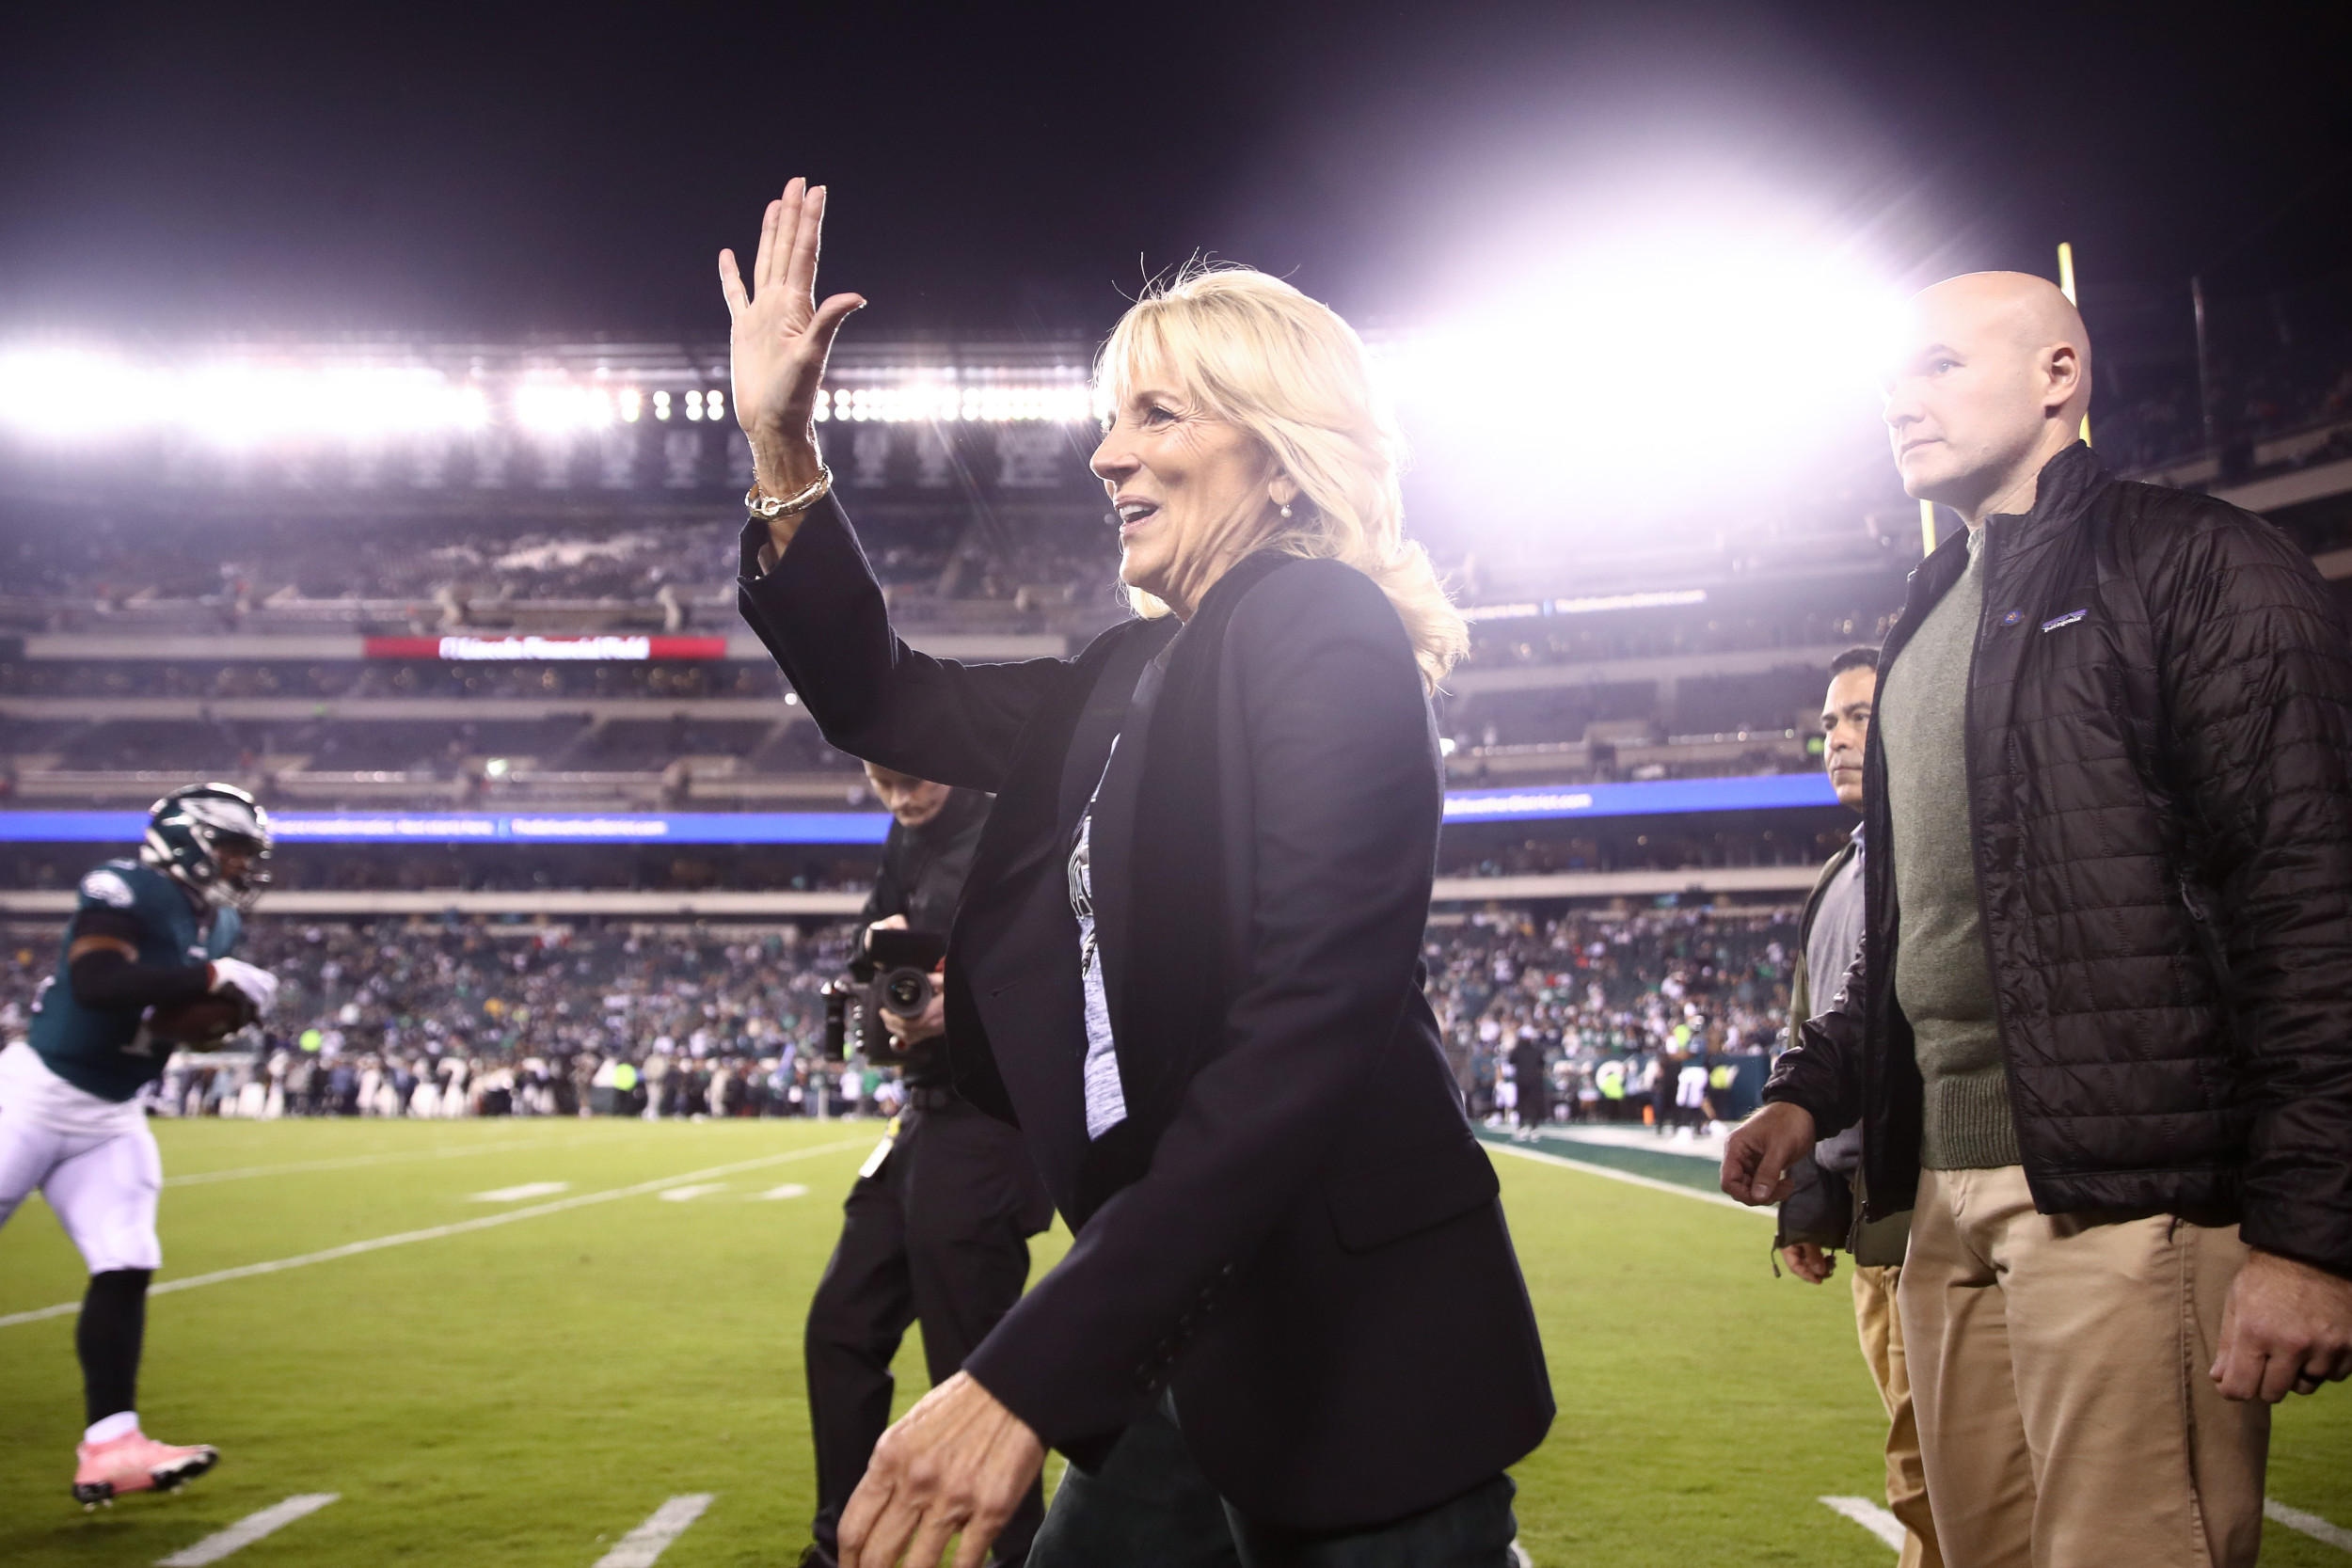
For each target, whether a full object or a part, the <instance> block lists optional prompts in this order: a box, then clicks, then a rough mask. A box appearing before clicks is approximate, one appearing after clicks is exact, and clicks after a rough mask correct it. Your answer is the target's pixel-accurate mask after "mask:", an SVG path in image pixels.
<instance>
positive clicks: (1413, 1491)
mask: <svg viewBox="0 0 2352 1568" xmlns="http://www.w3.org/2000/svg"><path fill="white" fill-rule="evenodd" d="M767 545H768V538H767V530H766V525H765V524H763V523H760V522H758V521H757V520H754V521H753V522H752V523H750V524H749V525H748V526H747V527H746V528H745V529H744V531H743V539H742V562H741V575H740V578H739V603H740V605H741V608H742V611H743V616H744V618H745V620H746V621H748V622H749V623H750V624H751V626H752V627H753V629H754V630H755V631H756V632H757V633H758V634H759V636H760V639H761V641H764V642H766V643H767V645H768V647H769V649H770V651H771V652H772V653H773V654H774V655H775V657H776V662H777V663H778V664H779V665H780V666H781V667H782V668H783V670H784V673H785V674H786V676H787V678H788V679H789V680H790V681H791V683H792V685H793V687H794V689H796V690H798V691H799V693H800V695H801V698H802V700H803V702H804V703H805V704H807V705H808V709H809V712H810V714H811V715H812V716H813V717H814V718H815V719H816V721H817V722H818V727H819V728H821V729H822V730H823V731H824V734H825V737H826V738H827V739H828V740H830V741H831V742H833V744H834V745H835V746H837V747H839V748H840V749H841V750H843V751H845V752H850V754H851V755H853V756H858V757H864V758H867V759H869V760H871V761H874V762H877V763H880V764H882V765H884V766H886V767H889V768H897V769H898V770H900V771H902V772H906V773H911V774H914V775H915V776H916V777H919V778H926V779H933V780H937V781H939V782H941V783H945V784H959V785H963V786H966V787H969V788H974V789H985V790H991V791H993V792H995V794H996V797H997V801H996V806H995V809H994V811H993V814H992V815H991V816H990V819H989V824H988V827H987V830H986V832H984V834H983V835H982V838H981V842H980V847H979V850H978V852H977V856H976V858H975V861H974V863H973V868H972V875H971V878H970V879H969V880H968V881H967V882H966V884H965V888H964V895H963V901H962V904H961V908H960V909H959V911H958V912H957V916H956V923H955V927H954V929H953V931H952V933H951V936H950V942H949V947H948V958H947V972H948V983H947V990H948V1029H949V1041H948V1050H949V1056H950V1059H951V1061H952V1062H953V1063H954V1067H955V1072H956V1079H957V1084H958V1086H959V1087H960V1088H961V1089H962V1090H963V1092H964V1093H965V1094H966V1095H967V1096H968V1097H969V1098H970V1099H972V1100H973V1101H975V1102H976V1103H977V1104H979V1105H980V1106H982V1107H983V1108H984V1109H986V1110H989V1111H991V1112H993V1114H995V1115H997V1116H1000V1117H1005V1118H1007V1119H1008V1120H1011V1121H1015V1122H1017V1123H1018V1124H1019V1126H1020V1127H1021V1129H1022V1131H1023V1132H1024V1133H1025V1138H1026V1141H1027V1143H1028V1146H1029V1149H1030V1151H1031V1153H1032V1154H1033V1155H1034V1157H1035V1158H1036V1160H1037V1163H1038V1167H1039V1169H1040V1171H1041V1173H1042V1174H1043V1176H1044V1178H1045V1180H1046V1184H1047V1186H1048V1187H1049V1188H1050V1189H1051V1190H1052V1192H1053V1195H1054V1199H1055V1202H1056V1204H1057V1206H1058V1207H1059V1208H1060V1210H1061V1211H1062V1212H1063V1214H1064V1215H1065V1216H1066V1217H1067V1218H1068V1219H1069V1221H1070V1224H1071V1227H1072V1228H1073V1230H1074V1231H1075V1233H1076V1240H1075V1243H1074V1244H1073V1246H1072V1248H1071V1250H1070V1254H1069V1256H1068V1257H1067V1258H1066V1259H1063V1261H1062V1262H1061V1263H1060V1264H1059V1265H1058V1266H1057V1267H1056V1268H1055V1269H1054V1270H1053V1271H1052V1272H1051V1273H1050V1274H1048V1275H1046V1276H1045V1277H1044V1278H1043V1279H1042V1280H1041V1281H1039V1283H1038V1285H1037V1286H1036V1288H1035V1289H1034V1290H1032V1291H1030V1292H1029V1293H1028V1295H1027V1296H1026V1297H1025V1299H1024V1300H1023V1301H1022V1303H1021V1304H1020V1305H1019V1306H1018V1307H1015V1308H1014V1309H1013V1310H1012V1312H1011V1313H1010V1314H1009V1315H1008V1316H1007V1317H1006V1318H1005V1320H1004V1321H1003V1322H1002V1323H999V1324H997V1326H996V1328H995V1329H994V1331H993V1332H992V1333H991V1334H990V1335H989V1336H988V1338H986V1339H985V1340H984V1341H983V1342H982V1343H981V1345H980V1346H979V1348H978V1349H977V1350H976V1351H975V1352H974V1353H973V1354H972V1355H971V1357H970V1359H969V1360H968V1361H967V1362H966V1363H965V1368H966V1370H968V1371H970V1372H971V1373H972V1375H973V1376H974V1377H975V1378H976V1379H977V1380H978V1381H979V1383H980V1384H981V1385H982V1386H985V1387H986V1388H988V1389H989V1391H990V1392H991V1393H993V1394H994V1395H995V1396H996V1397H997V1398H998V1399H1000V1400H1002V1401H1003V1402H1005V1403H1006V1404H1007V1405H1008V1406H1009V1407H1010V1408H1011V1410H1012V1411H1013V1412H1014V1413H1015V1414H1016V1415H1018V1416H1019V1417H1021V1418H1022V1419H1023V1420H1025V1421H1026V1422H1028V1423H1029V1425H1030V1426H1031V1427H1033V1428H1034V1429H1035V1430H1036V1431H1037V1432H1038V1433H1039V1434H1040V1435H1041V1437H1043V1438H1044V1439H1045V1440H1046V1441H1047V1442H1048V1443H1051V1444H1053V1445H1054V1446H1056V1447H1057V1448H1060V1449H1063V1450H1064V1451H1065V1452H1068V1453H1070V1454H1071V1456H1072V1457H1073V1459H1074V1460H1076V1461H1078V1462H1079V1463H1081V1464H1088V1463H1091V1462H1092V1461H1093V1460H1095V1459H1096V1458H1098V1457H1099V1456H1100V1455H1101V1454H1102V1453H1103V1452H1104V1451H1106V1450H1107V1449H1108V1447H1109V1444H1110V1443H1111V1442H1112V1441H1113V1440H1115V1438H1116V1436H1117V1434H1118V1433H1120V1431H1121V1430H1122V1429H1123V1428H1124V1427H1125V1426H1126V1425H1127V1423H1128V1422H1130V1421H1132V1420H1134V1419H1135V1418H1136V1417H1137V1416H1138V1415H1140V1414H1141V1413H1142V1412H1143V1411H1144V1410H1146V1409H1147V1408H1148V1407H1149V1406H1150V1405H1151V1403H1152V1401H1153V1400H1154V1399H1155V1398H1156V1397H1157V1395H1158V1393H1159V1392H1160V1390H1161V1389H1162V1388H1163V1387H1166V1386H1169V1385H1170V1384H1171V1383H1172V1385H1173V1389H1174V1395H1175V1403H1176V1409H1177V1415H1178V1418H1179V1419H1180V1421H1181V1422H1182V1424H1183V1427H1184V1435H1185V1439H1186V1441H1187V1444H1188V1445H1189V1446H1190V1448H1191V1449H1192V1450H1193V1452H1194V1454H1195V1456H1196V1457H1197V1458H1198V1460H1199V1462H1200V1466H1201V1468H1202V1469H1203V1470H1204V1471H1205V1472H1206V1473H1207V1475H1208V1477H1209V1479H1210V1481H1212V1482H1213V1483H1214V1484H1215V1485H1216V1488H1217V1490H1218V1491H1219V1492H1220V1493H1221V1494H1222V1495H1223V1496H1224V1497H1227V1498H1228V1499H1229V1500H1230V1501H1232V1503H1234V1504H1235V1505H1236V1506H1237V1507H1239V1508H1241V1509H1242V1510H1244V1511H1245V1512H1246V1513H1249V1514H1251V1515H1253V1516H1255V1517H1258V1518H1261V1519H1263V1520H1265V1521H1268V1522H1270V1523H1276V1524H1282V1525H1290V1526H1295V1527H1299V1528H1314V1529H1327V1528H1344V1527H1352V1526H1361V1525H1369V1524H1373V1523H1377V1522H1379V1521H1382V1520H1385V1519H1391V1518H1395V1517H1398V1516H1401V1515H1403V1514H1406V1513H1412V1512H1415V1511H1417V1510H1419V1509H1422V1508H1425V1507H1428V1506H1430V1505H1432V1504H1435V1503H1438V1502H1441V1501H1443V1500H1445V1499H1446V1498H1448V1497H1453V1496H1454V1495H1455V1494H1457V1493H1459V1492H1461V1491H1463V1490H1465V1489H1467V1488H1469V1487H1470V1486H1473V1485H1476V1484H1478V1483H1479V1482H1481V1481H1485V1480H1486V1479H1488V1478H1489V1477H1491V1476H1493V1475H1495V1474H1496V1473H1498V1472H1499V1471H1501V1470H1502V1468H1503V1467H1504V1466H1505V1465H1510V1464H1511V1463H1512V1462H1514V1461H1515V1460H1517V1459H1518V1458H1519V1457H1520V1456H1521V1455H1522V1454H1525V1453H1526V1452H1528V1451H1529V1450H1530V1449H1533V1448H1534V1446H1535V1445H1536V1444H1537V1443H1538V1442H1540V1441H1541V1440H1542V1438H1543V1434H1544V1432H1545V1430H1546V1429H1547V1427H1548V1426H1549V1424H1550V1420H1551V1416H1552V1400H1551V1389H1550V1384H1549V1378H1548V1376H1547V1374H1546V1371H1545V1368H1544V1357H1543V1347H1542V1345H1541V1343H1540V1342H1539V1340H1538V1338H1537V1336H1536V1330H1535V1322H1534V1312H1533V1310H1532V1308H1531V1307H1530V1305H1529V1302H1528V1297H1527V1288H1526V1285H1525V1282H1524V1281H1523V1280H1522V1279H1521V1277H1520V1275H1519V1269H1518V1259H1517V1258H1516V1257H1515V1256H1514V1255H1513V1253H1512V1250H1511V1240H1510V1236H1509V1233H1508V1232H1507V1231H1506V1230H1505V1228H1504V1226H1503V1218H1502V1206H1501V1204H1500V1203H1499V1202H1498V1201H1497V1198H1496V1191H1497V1187H1496V1181H1495V1176H1494V1171H1493V1168H1492V1166H1491V1165H1490V1164H1488V1162H1487V1159H1486V1153H1485V1151H1484V1150H1483V1149H1482V1148H1480V1147H1479V1145H1478V1143H1477V1141H1476V1139H1475V1138H1474V1137H1473V1136H1472V1134H1471V1132H1470V1123H1469V1121H1468V1119H1467V1118H1466V1117H1465V1116H1464V1114H1463V1110H1462V1105H1461V1101H1460V1097H1459V1095H1458V1093H1457V1092H1456V1090H1455V1087H1454V1080H1453V1076H1452V1074H1451V1072H1450V1071H1449V1070H1448V1069H1447V1067H1446V1064H1445V1060H1444V1057H1443V1055H1442V1053H1441V1052H1440V1050H1439V1046H1438V1026H1437V1022H1436V1019H1435V1018H1434V1017H1433V1015H1432V1014H1431V1012H1430V1010H1429V1006H1428V1004H1427V1002H1426V1001H1424V1000H1423V998H1422V967H1421V961H1420V960H1421V943H1422V931H1423V929H1424V927H1425V924H1426V921H1427V918H1428V911H1429V887H1430V879H1431V877H1432V875H1433V873H1434V868H1435V863H1436V853H1437V839H1438V824H1439V820H1440V816H1441V815H1442V809H1443V790H1442V785H1441V773H1440V770H1439V765H1438V748H1437V736H1436V731H1435V726H1434V724H1433V722H1432V720H1431V716H1430V712H1429V705H1428V702H1427V700H1426V698H1425V697H1424V695H1423V690H1422V681H1421V676H1420V673H1419V671H1418V669H1417V668H1416V666H1415V664H1414V660H1413V651H1412V648H1411V645H1410V643H1409V641H1408V640H1407V638H1406V633H1405V628H1404V626H1403V623H1402V622H1401V621H1400V620H1399V619H1398V617H1397V614H1396V611H1395V610H1394V609H1393V608H1392V607H1391V605H1390V603H1389V601H1388V599H1387V597H1386V596H1385V595H1384V594H1382V593H1381V592H1380V590H1379V588H1378V587H1377V585H1375V583H1373V582H1372V580H1371V579H1370V578H1366V577H1364V576H1363V575H1362V574H1361V573H1359V572H1357V571H1355V570H1354V569H1352V568H1350V567H1347V566H1344V565H1342V564H1339V563H1338V562H1327V561H1300V560H1296V559H1294V558H1290V557H1286V556H1280V555H1276V554H1272V553H1262V554H1259V555H1256V556H1252V557H1250V558H1249V559H1248V561H1245V562H1242V563H1241V564H1240V565H1239V566H1236V567H1235V568H1234V569H1233V570H1232V572H1231V573H1229V574H1228V575H1227V576H1226V577H1225V578H1223V579H1221V580H1220V581H1219V582H1218V583H1217V584H1216V587H1215V588H1213V589H1212V590H1211V591H1210V593H1209V594H1208V595H1207V596H1206V598H1205V599H1204V600H1203V602H1202V603H1201V605H1200V610H1199V611H1198V612H1197V613H1196V614H1195V615H1194V616H1193V618H1192V620H1191V622H1190V623H1189V624H1186V625H1184V626H1179V625H1178V623H1176V622H1175V621H1174V620H1172V619H1168V620H1160V621H1141V620H1138V621H1131V622H1128V623H1126V624H1124V625H1122V626H1116V627H1114V628H1112V629H1111V630H1109V631H1107V632H1105V633H1104V634H1103V635H1102V636H1101V637H1099V638H1097V639H1096V640H1095V641H1093V642H1092V643H1091V644H1090V645H1089V647H1088V648H1087V649H1086V651H1085V652H1084V653H1082V654H1081V655H1079V656H1078V657H1075V658H1073V659H1054V658H1046V659H1032V660H1027V661H1024V662H1019V663H1009V664H976V665H966V664H961V663H958V662H956V661H954V660H951V659H940V658H932V657H926V656H924V655H922V654H918V653H916V652H914V650H912V649H910V648H909V647H908V646H907V645H906V644H905V643H904V642H902V641H899V640H898V638H897V637H896V636H895V635H893V633H892V631H891V629H890V621H889V615H888V611H887V610H886V609H885V607H884V604H883V600H882V590H881V588H880V586H879V585H878V584H877V583H876V581H875V579H874V576H873V573H872V572H871V570H870V569H869V568H868V566H867V564H866V558H865V556H864V554H863V553H862V552H861V551H860V549H859V548H858V545H857V540H856V538H855V536H854V535H853V534H852V533H851V532H850V526H849V522H848V520H847V518H846V517H845V516H844V515H842V513H841V510H840V508H839V506H838V505H837V504H836V503H834V502H833V501H831V500H827V501H825V502H822V503H820V504H819V505H818V507H817V508H816V509H815V510H813V511H812V512H811V513H810V514H809V515H808V517H807V519H806V520H805V521H804V522H803V525H802V528H801V531H800V532H799V533H798V534H797V535H796V536H795V538H794V541H793V543H792V546H791V548H790V550H789V552H788V555H787V559H786V560H785V561H784V562H774V563H772V569H771V567H770V565H768V564H764V563H763V551H764V550H765V548H766V546H767ZM769 561H770V562H772V558H769ZM1114 739H1116V741H1117V745H1116V747H1115V748H1114V746H1113V744H1112V743H1113V740H1114ZM1106 761H1107V762H1108V763H1109V764H1110V766H1109V768H1108V770H1107V771H1105V763H1106ZM1098 784H1099V785H1100V796H1099V800H1097V803H1096V806H1095V816H1094V826H1093V830H1092V838H1091V851H1092V867H1093V890H1094V906H1095V917H1096V926H1097V931H1098V937H1099V941H1100V944H1101V951H1102V955H1103V961H1104V981H1105V985H1106V988H1107V990H1108V992H1109V1001H1110V1006H1111V1016H1112V1023H1113V1032H1114V1035H1115V1037H1116V1038H1117V1040H1118V1045H1119V1067H1120V1082H1121V1085H1122V1088H1123V1091H1124V1095H1125V1099H1126V1103H1127V1110H1128V1119H1127V1120H1126V1122H1125V1123H1123V1124H1121V1126H1120V1128H1119V1129H1117V1130H1116V1131H1114V1132H1111V1133H1109V1134H1108V1135H1106V1136H1105V1137H1104V1138H1103V1139H1101V1140H1100V1141H1098V1142H1089V1139H1088V1137H1087V1132H1086V1117H1085V1095H1084V1088H1083V1084H1082V1080H1081V1075H1080V1067H1081V1063H1082V1061H1083V1059H1084V1056H1085V1052H1086V1028H1085V1022H1084V1011H1083V1008H1084V1001H1083V996H1082V992H1081V990H1080V977H1079V969H1078V931H1077V924H1076V921H1075V918H1074V917H1073V914H1072V913H1071V909H1070V900H1069V895H1068V887H1067V860H1068V856H1069V852H1070V846H1071V843H1072V839H1073V834H1074V833H1075V831H1076V828H1077V822H1078V817H1079V814H1080V813H1081V812H1082V811H1083V810H1084V809H1085V807H1086V805H1087V802H1088V800H1089V799H1090V798H1095V797H1096V790H1097V785H1098Z"/></svg>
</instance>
